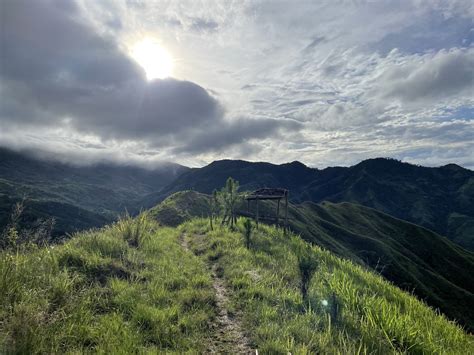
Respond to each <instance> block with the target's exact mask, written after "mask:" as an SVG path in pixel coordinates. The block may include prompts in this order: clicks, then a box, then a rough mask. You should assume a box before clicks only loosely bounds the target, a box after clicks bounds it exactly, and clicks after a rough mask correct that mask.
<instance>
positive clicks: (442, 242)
mask: <svg viewBox="0 0 474 355" xmlns="http://www.w3.org/2000/svg"><path fill="white" fill-rule="evenodd" d="M208 201H209V196H208V195H205V194H201V193H198V192H195V191H187V192H180V193H177V194H174V195H172V196H170V197H169V198H168V199H167V200H166V201H165V202H164V203H163V205H165V206H173V209H169V210H168V209H166V208H165V209H163V208H162V207H160V206H161V205H159V206H157V207H156V208H154V209H153V210H152V211H153V213H152V216H153V218H155V219H157V220H158V221H159V222H160V223H162V224H165V225H169V224H168V221H173V220H174V218H173V217H172V213H171V212H173V213H177V214H178V215H179V216H182V217H180V218H179V220H180V223H182V222H184V221H185V220H186V219H191V218H193V217H201V216H207V215H208V210H206V209H205V208H207V207H205V206H208ZM203 208H204V209H203ZM243 208H244V206H243V205H241V206H240V207H239V206H238V207H237V211H240V210H241V209H243ZM274 211H275V204H274V203H271V202H268V201H265V202H262V203H261V204H260V212H261V214H262V215H274V213H275V212H274ZM289 217H290V219H289V223H290V228H291V230H293V231H295V232H297V233H298V234H300V235H301V237H302V238H303V239H304V240H306V241H307V242H310V243H311V244H314V245H319V246H321V247H323V248H324V249H326V250H328V251H330V252H332V253H334V254H335V255H338V256H340V257H343V258H346V259H350V260H352V261H353V262H355V263H357V264H359V265H362V266H364V267H366V268H370V269H372V270H374V271H375V272H377V273H378V274H380V275H381V276H383V277H385V278H386V279H388V280H390V281H392V282H394V283H395V284H396V285H397V286H399V287H401V288H402V289H404V290H406V291H408V292H413V293H414V294H415V295H417V296H418V297H419V298H420V299H423V300H425V302H427V303H428V304H429V305H431V306H432V307H434V308H437V309H440V310H441V311H442V312H443V313H444V314H446V315H447V316H449V318H450V319H455V320H457V321H458V322H459V323H461V324H462V325H463V326H465V327H467V328H468V329H469V330H471V331H472V330H473V329H474V275H473V274H472V273H469V272H466V271H465V270H471V269H473V268H474V255H473V254H472V253H470V252H468V251H466V250H463V249H462V248H460V247H458V246H456V245H455V244H454V243H452V242H450V241H449V240H448V239H447V238H443V237H441V236H439V235H437V234H436V233H433V232H431V231H429V230H426V229H424V228H422V227H419V226H416V225H413V224H411V223H407V222H405V221H402V220H399V219H396V218H393V217H391V216H388V215H386V214H384V213H380V212H378V211H376V210H373V209H371V208H366V207H363V206H360V205H355V204H350V203H339V204H334V203H329V202H325V203H322V204H314V203H304V204H301V205H293V204H291V205H290V208H289ZM173 225H176V224H173ZM252 240H253V236H252ZM328 301H330V300H328Z"/></svg>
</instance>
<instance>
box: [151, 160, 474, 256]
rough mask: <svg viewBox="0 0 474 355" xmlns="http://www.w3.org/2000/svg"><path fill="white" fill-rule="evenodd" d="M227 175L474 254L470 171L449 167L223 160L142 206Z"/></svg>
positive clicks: (208, 186) (207, 187) (220, 182)
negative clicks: (380, 218) (408, 227)
mask: <svg viewBox="0 0 474 355" xmlns="http://www.w3.org/2000/svg"><path fill="white" fill-rule="evenodd" d="M229 176H232V177H233V178H235V179H236V180H238V181H239V182H240V185H241V189H242V190H253V189H255V188H257V187H285V188H288V189H289V190H290V199H291V200H292V201H293V202H296V203H301V202H304V201H313V202H316V203H319V202H322V201H332V202H353V203H357V204H361V205H364V206H367V207H371V208H376V209H377V210H380V211H383V212H385V213H388V214H390V215H392V216H395V217H397V218H401V219H404V220H407V221H410V222H413V223H416V224H418V225H422V226H424V227H426V228H429V229H431V230H434V231H436V232H437V233H439V234H441V235H445V236H447V237H448V238H450V239H451V240H453V241H455V242H456V243H458V244H460V245H461V246H463V247H464V248H467V249H471V250H474V234H473V233H472V231H473V230H474V172H473V171H471V170H468V169H464V168H461V167H459V166H456V165H453V164H452V165H446V166H443V167H439V168H427V167H422V166H415V165H411V164H408V163H402V162H399V161H396V160H392V159H381V158H378V159H369V160H365V161H363V162H361V163H359V164H357V165H354V166H352V167H347V168H342V167H334V168H326V169H323V170H318V169H312V168H309V167H307V166H304V165H303V164H301V163H298V162H293V163H290V164H282V165H274V164H269V163H258V162H255V163H253V162H245V161H240V160H221V161H215V162H213V163H211V164H209V165H207V166H205V167H203V168H200V169H191V170H189V171H188V172H186V173H184V174H182V175H181V176H179V177H178V178H177V179H176V180H174V181H173V182H172V183H171V184H170V185H168V186H166V187H165V188H164V189H163V190H162V191H161V192H160V193H158V194H155V195H151V196H149V197H148V198H147V199H145V200H144V203H145V204H146V205H148V207H151V206H154V205H155V204H157V203H158V202H160V201H161V200H162V198H163V197H166V196H168V195H169V194H171V193H173V192H176V191H182V190H189V189H192V190H195V191H199V192H202V193H211V192H212V190H213V189H216V188H220V187H221V186H224V185H225V181H226V179H227V178H228V177H229Z"/></svg>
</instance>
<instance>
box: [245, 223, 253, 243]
mask: <svg viewBox="0 0 474 355" xmlns="http://www.w3.org/2000/svg"><path fill="white" fill-rule="evenodd" d="M244 227H245V244H246V246H247V249H250V238H251V235H252V229H253V226H252V221H251V220H250V219H249V218H246V219H245V222H244Z"/></svg>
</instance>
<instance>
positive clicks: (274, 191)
mask: <svg viewBox="0 0 474 355" xmlns="http://www.w3.org/2000/svg"><path fill="white" fill-rule="evenodd" d="M287 193H288V190H286V189H281V188H263V189H258V190H255V191H253V192H252V193H250V195H248V196H247V197H246V199H247V200H256V199H259V200H274V199H281V198H283V197H285V195H286V194H287Z"/></svg>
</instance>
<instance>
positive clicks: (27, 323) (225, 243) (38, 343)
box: [0, 216, 474, 354]
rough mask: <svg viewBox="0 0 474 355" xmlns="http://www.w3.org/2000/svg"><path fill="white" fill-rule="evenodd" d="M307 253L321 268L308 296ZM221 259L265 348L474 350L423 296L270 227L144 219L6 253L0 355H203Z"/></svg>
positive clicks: (236, 302) (1, 270)
mask: <svg viewBox="0 0 474 355" xmlns="http://www.w3.org/2000/svg"><path fill="white" fill-rule="evenodd" d="M239 228H242V226H241V224H240V223H239ZM137 231H138V232H139V233H137ZM181 235H185V236H186V237H185V238H187V241H188V244H189V245H190V247H191V248H192V250H193V251H194V252H195V254H193V253H191V252H189V251H186V250H184V249H183V247H181V246H180V243H179V239H180V236H181ZM134 236H139V238H135V237H134ZM303 252H304V253H309V254H311V256H312V258H313V259H314V260H315V261H316V262H317V265H318V269H317V271H316V273H315V275H314V276H313V277H312V281H311V284H310V288H309V297H308V300H307V301H303V299H302V297H301V294H300V292H299V289H300V284H299V279H300V277H299V273H298V267H297V260H298V257H299V255H301V254H302V253H303ZM211 264H216V265H215V266H217V267H216V270H217V272H218V273H219V274H220V275H221V276H222V277H223V279H224V281H225V284H226V285H227V289H228V290H229V299H230V304H229V305H228V307H229V308H230V310H229V313H230V314H234V317H235V316H236V317H239V318H241V319H242V322H243V324H244V326H245V332H246V335H247V336H248V337H249V338H250V340H251V342H252V344H251V345H252V347H254V348H257V349H259V352H260V353H262V354H267V353H272V354H275V353H281V354H286V353H287V351H291V352H292V353H298V354H300V353H305V352H306V353H315V352H319V353H354V354H356V353H379V354H389V353H403V352H411V353H443V354H459V353H468V352H472V351H474V344H473V340H472V337H471V336H469V335H467V334H465V333H464V332H463V331H462V330H461V329H460V328H459V327H457V326H456V325H454V324H453V323H451V322H449V321H447V320H446V319H445V318H444V317H443V316H440V315H437V314H436V313H435V312H434V311H432V310H431V309H430V308H428V307H427V306H426V305H424V304H423V303H421V302H419V301H417V300H416V299H415V298H414V297H412V296H410V295H409V294H407V293H404V292H402V291H400V290H399V289H397V288H396V287H394V286H392V285H391V284H389V283H388V282H386V281H384V280H383V279H382V278H380V277H379V276H378V275H376V274H373V273H370V272H367V271H364V270H363V269H362V268H361V267H359V266H355V265H354V264H352V263H351V262H348V261H343V260H342V259H338V258H337V257H335V256H334V255H332V254H331V253H329V252H326V251H322V250H321V249H319V248H318V247H309V244H307V243H306V242H304V241H303V240H302V239H301V238H299V237H296V236H294V235H290V236H285V235H284V234H283V233H282V232H281V231H279V230H277V229H275V228H272V227H261V229H260V231H258V232H256V233H254V236H253V238H252V249H251V250H247V249H245V248H244V247H243V235H242V234H241V233H240V232H238V231H237V232H230V231H228V230H227V229H218V230H215V231H212V232H210V231H209V230H208V223H207V221H206V220H193V221H191V222H188V223H186V224H184V225H182V226H181V227H179V228H178V229H173V228H168V227H158V226H157V224H156V223H155V222H152V221H150V220H149V219H148V218H146V217H145V216H142V217H141V218H138V219H136V220H126V221H122V222H118V223H117V224H115V225H113V226H111V227H109V228H105V229H102V230H96V231H91V232H85V233H81V234H78V235H76V236H75V237H74V238H72V239H71V240H69V241H68V242H66V243H65V244H64V245H60V246H56V247H46V248H38V249H29V250H23V251H19V252H13V253H12V252H2V253H0V305H1V307H0V352H17V353H20V352H23V353H51V352H59V353H72V352H100V353H134V352H158V351H166V352H185V351H192V352H204V351H205V350H206V349H207V347H208V345H209V343H210V339H211V338H212V337H213V334H212V333H213V331H214V330H213V328H212V324H213V321H214V319H215V315H216V302H215V295H214V293H213V289H212V278H213V276H212V275H211V272H210V270H209V269H210V265H211ZM333 294H334V295H335V299H336V300H337V302H338V304H339V306H340V309H339V312H338V313H339V315H338V316H337V319H335V318H332V319H331V316H330V313H331V307H332V303H331V302H332V301H331V300H332V298H331V297H333ZM323 299H327V300H329V304H328V306H324V305H323V304H322V303H321V301H322V300H323ZM217 331H219V329H217ZM229 350H231V349H229Z"/></svg>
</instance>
